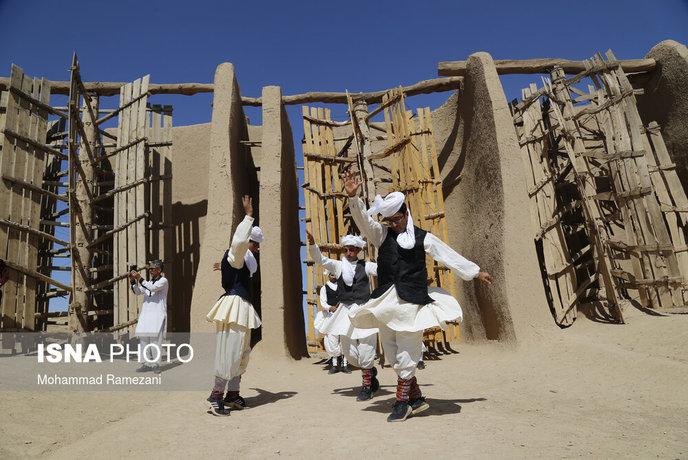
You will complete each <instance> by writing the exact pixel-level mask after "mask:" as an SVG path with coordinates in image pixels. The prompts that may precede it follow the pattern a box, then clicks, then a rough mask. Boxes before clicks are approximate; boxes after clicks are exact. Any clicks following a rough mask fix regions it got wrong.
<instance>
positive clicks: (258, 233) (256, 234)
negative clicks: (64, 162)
mask: <svg viewBox="0 0 688 460" xmlns="http://www.w3.org/2000/svg"><path fill="white" fill-rule="evenodd" d="M249 239H250V240H251V241H255V242H256V243H262V242H263V239H264V237H263V231H262V230H261V229H260V227H258V226H257V225H256V226H254V227H252V228H251V236H250V237H249Z"/></svg>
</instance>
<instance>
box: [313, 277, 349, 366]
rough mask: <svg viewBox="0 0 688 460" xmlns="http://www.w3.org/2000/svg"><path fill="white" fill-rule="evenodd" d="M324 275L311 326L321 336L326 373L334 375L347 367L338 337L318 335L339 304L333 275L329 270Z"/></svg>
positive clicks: (335, 280) (335, 279)
mask: <svg viewBox="0 0 688 460" xmlns="http://www.w3.org/2000/svg"><path fill="white" fill-rule="evenodd" d="M324 275H325V276H326V277H327V282H326V283H325V285H324V286H323V287H322V288H320V296H319V298H320V311H318V314H317V315H315V320H314V321H313V326H314V327H315V332H316V334H318V335H322V338H323V344H324V345H325V352H327V354H328V356H329V357H330V364H329V369H328V373H329V374H336V373H337V372H340V371H343V372H346V370H348V368H349V366H348V364H347V362H346V357H345V356H344V355H342V346H341V343H340V340H339V336H338V335H334V334H321V333H320V329H321V328H322V326H323V324H324V323H325V321H328V320H329V318H331V317H332V315H333V314H334V313H335V312H336V311H337V304H338V303H339V300H338V298H337V297H338V296H337V278H336V277H335V276H334V273H330V271H329V270H325V271H324ZM349 372H351V371H349Z"/></svg>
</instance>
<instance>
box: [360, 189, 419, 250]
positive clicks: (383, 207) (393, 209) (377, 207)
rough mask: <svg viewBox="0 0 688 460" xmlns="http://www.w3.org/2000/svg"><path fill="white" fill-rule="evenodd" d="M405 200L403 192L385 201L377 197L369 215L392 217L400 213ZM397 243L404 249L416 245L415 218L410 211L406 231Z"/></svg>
mask: <svg viewBox="0 0 688 460" xmlns="http://www.w3.org/2000/svg"><path fill="white" fill-rule="evenodd" d="M405 199H406V196H404V194H403V193H401V192H392V193H390V194H388V195H387V196H385V197H384V199H383V198H382V197H381V196H380V195H377V196H376V197H375V200H374V201H373V205H372V206H371V207H370V209H368V215H369V216H374V215H375V214H380V215H382V217H383V218H387V217H392V216H393V215H394V214H396V213H397V212H398V211H399V209H400V208H401V206H402V205H403V204H404V200H405ZM397 243H399V246H401V247H402V248H404V249H411V248H412V247H413V246H414V245H415V244H416V232H415V231H414V230H413V217H411V212H410V211H408V219H407V221H406V229H405V230H404V231H403V232H402V233H399V234H398V235H397Z"/></svg>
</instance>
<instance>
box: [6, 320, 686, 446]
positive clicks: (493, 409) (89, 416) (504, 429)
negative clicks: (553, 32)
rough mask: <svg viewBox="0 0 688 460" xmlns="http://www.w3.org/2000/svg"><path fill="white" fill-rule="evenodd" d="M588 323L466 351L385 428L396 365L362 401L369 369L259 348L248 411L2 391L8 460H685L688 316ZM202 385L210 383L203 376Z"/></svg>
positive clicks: (175, 396) (190, 395) (182, 399)
mask: <svg viewBox="0 0 688 460" xmlns="http://www.w3.org/2000/svg"><path fill="white" fill-rule="evenodd" d="M627 318H628V323H629V324H626V325H623V326H615V325H606V324H599V323H593V322H590V321H588V320H586V319H579V321H578V322H577V323H576V324H575V325H574V327H573V328H570V329H568V330H565V331H557V330H552V331H549V332H547V333H545V334H534V337H535V340H533V341H532V342H530V343H524V344H521V345H520V346H519V347H518V348H517V349H507V348H505V347H503V346H500V345H498V344H487V345H463V346H461V348H460V353H459V354H457V355H452V356H447V357H444V358H443V359H442V360H440V361H432V362H429V363H428V366H427V368H426V369H425V370H423V371H419V373H418V377H419V381H420V383H421V384H422V386H423V391H424V392H425V393H426V394H427V396H428V398H429V399H428V400H429V402H430V404H431V409H430V410H429V411H427V412H426V413H425V414H423V415H421V416H418V417H416V418H411V419H409V420H407V421H406V422H404V423H399V424H390V423H387V422H386V421H385V418H386V416H387V414H388V411H389V409H390V406H391V404H392V402H393V397H394V395H393V391H394V388H393V387H392V385H393V384H394V383H395V377H394V374H393V371H392V370H391V369H389V368H386V369H384V370H383V371H382V372H381V376H382V378H381V380H382V384H383V388H382V390H381V391H380V392H379V393H378V394H377V396H376V397H375V398H374V399H373V400H372V401H369V402H365V403H359V402H356V401H355V391H354V390H353V387H354V386H355V385H357V384H358V382H359V378H360V377H359V375H358V374H357V373H353V374H351V375H342V374H337V375H328V374H327V373H326V372H324V371H323V370H322V366H321V365H317V364H315V362H316V360H315V359H308V360H302V361H300V362H296V363H285V362H278V361H276V360H269V359H266V358H265V357H264V356H261V355H260V352H259V350H258V351H256V352H255V353H254V356H253V357H252V362H251V364H250V366H249V371H248V372H247V374H246V375H245V376H244V383H243V388H244V391H243V393H244V395H245V396H246V397H247V400H248V403H249V405H250V406H251V408H250V409H248V410H245V411H243V412H233V413H232V415H231V416H229V417H226V418H217V417H212V416H210V415H208V414H206V412H205V410H204V407H203V405H202V401H203V400H204V399H205V397H206V396H207V394H206V393H205V392H172V393H163V392H160V391H155V392H122V391H116V392H69V393H65V392H59V393H58V392H43V393H38V392H32V393H29V392H5V393H2V394H0V407H2V414H3V415H2V421H1V422H0V425H1V427H2V429H0V458H14V457H25V456H39V455H40V456H50V457H55V458H73V457H75V456H96V457H123V456H135V457H147V456H156V457H160V456H165V457H175V458H176V457H200V456H208V455H223V456H230V457H232V458H236V457H239V456H241V458H265V457H279V456H281V457H300V458H311V457H316V456H319V455H323V454H324V455H327V456H328V457H331V458H343V457H351V456H356V457H359V456H361V455H374V456H376V457H382V458H387V457H392V456H395V455H399V454H402V455H413V456H414V457H418V456H420V455H428V453H429V452H435V453H436V454H440V455H442V454H447V455H450V456H451V457H457V456H469V455H470V456H472V457H478V458H494V457H500V458H514V457H517V458H518V457H540V458H542V457H545V458H555V457H562V458H568V457H581V456H582V457H596V458H619V457H629V456H633V457H640V458H649V457H653V458H654V457H659V458H686V457H688V347H686V343H688V315H682V316H671V317H655V316H647V315H644V314H641V313H640V312H629V313H627ZM199 378H206V376H200V377H199Z"/></svg>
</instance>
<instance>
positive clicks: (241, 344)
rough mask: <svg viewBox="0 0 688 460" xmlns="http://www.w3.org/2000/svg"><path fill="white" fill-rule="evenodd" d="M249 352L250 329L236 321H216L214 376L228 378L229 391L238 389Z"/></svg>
mask: <svg viewBox="0 0 688 460" xmlns="http://www.w3.org/2000/svg"><path fill="white" fill-rule="evenodd" d="M250 353H251V330H250V329H248V328H246V327H244V326H240V325H238V324H236V323H232V324H227V323H216V337H215V377H219V378H221V379H223V380H229V383H228V387H227V389H228V390H229V391H239V383H240V382H241V375H242V374H243V373H244V372H246V367H247V366H248V359H249V355H250Z"/></svg>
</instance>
